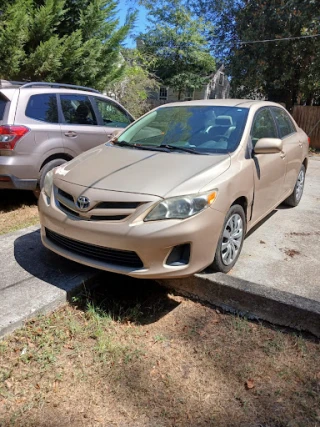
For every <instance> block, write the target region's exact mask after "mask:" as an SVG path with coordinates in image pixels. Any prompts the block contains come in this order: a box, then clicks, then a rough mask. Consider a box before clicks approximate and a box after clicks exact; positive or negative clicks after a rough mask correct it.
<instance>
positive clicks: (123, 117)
mask: <svg viewBox="0 0 320 427" xmlns="http://www.w3.org/2000/svg"><path fill="white" fill-rule="evenodd" d="M93 102H94V104H95V110H96V111H97V115H98V117H99V120H100V121H101V123H102V125H103V126H104V127H105V131H106V134H107V137H108V139H110V138H111V137H112V135H113V132H115V131H117V130H121V129H124V128H126V127H127V126H128V125H129V124H130V123H132V122H133V121H134V119H133V117H132V116H131V115H130V114H129V113H128V112H127V111H125V109H123V108H121V106H120V105H118V104H116V103H115V102H113V101H112V100H110V99H105V98H100V97H98V96H94V97H93Z"/></svg>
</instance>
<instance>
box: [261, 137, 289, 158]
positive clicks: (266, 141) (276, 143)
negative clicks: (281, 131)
mask: <svg viewBox="0 0 320 427" xmlns="http://www.w3.org/2000/svg"><path fill="white" fill-rule="evenodd" d="M282 149H283V142H282V140H281V139H279V138H261V139H259V140H258V142H257V143H256V145H255V147H254V152H255V154H271V153H280V152H281V151H282Z"/></svg>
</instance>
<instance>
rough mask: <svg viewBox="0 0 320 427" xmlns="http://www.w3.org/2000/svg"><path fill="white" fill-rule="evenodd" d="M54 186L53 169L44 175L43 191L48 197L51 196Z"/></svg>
mask: <svg viewBox="0 0 320 427" xmlns="http://www.w3.org/2000/svg"><path fill="white" fill-rule="evenodd" d="M52 186H53V170H51V171H49V172H47V174H46V176H45V177H44V184H43V191H44V193H45V195H46V196H47V197H49V199H50V197H51V192H52Z"/></svg>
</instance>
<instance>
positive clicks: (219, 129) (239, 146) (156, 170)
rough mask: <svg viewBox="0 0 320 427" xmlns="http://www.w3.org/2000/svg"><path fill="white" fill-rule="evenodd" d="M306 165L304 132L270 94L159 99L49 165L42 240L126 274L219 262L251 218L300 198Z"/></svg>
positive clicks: (224, 262) (152, 274)
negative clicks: (99, 139)
mask: <svg viewBox="0 0 320 427" xmlns="http://www.w3.org/2000/svg"><path fill="white" fill-rule="evenodd" d="M307 165H308V137H307V135H306V134H305V133H304V132H303V131H302V130H301V129H300V128H299V127H298V126H297V124H296V123H295V122H294V120H293V118H292V117H291V116H290V115H289V114H288V113H287V111H286V110H285V109H284V108H282V107H281V106H280V105H278V104H275V103H272V102H266V101H252V100H235V99H228V100H201V101H191V102H180V103H173V104H167V105H163V106H161V107H159V108H157V109H155V110H153V111H151V112H149V113H147V114H146V115H144V116H143V117H141V118H140V119H139V120H137V121H135V122H134V123H133V124H132V125H130V126H129V127H128V128H126V129H125V130H124V131H122V133H121V134H120V135H119V134H118V135H117V136H115V137H114V138H113V139H112V140H111V141H109V142H107V143H105V144H104V145H101V146H99V147H97V148H94V149H92V150H90V151H87V152H85V153H84V154H81V155H80V156H78V157H77V158H75V159H74V160H72V161H70V162H68V163H65V164H63V165H62V166H60V167H58V168H56V169H54V170H53V171H51V172H49V173H48V174H47V175H46V177H45V184H44V188H43V190H42V193H41V196H40V199H39V211H40V220H41V237H42V242H43V244H44V245H45V246H46V247H47V248H49V249H51V250H52V251H54V252H56V253H57V254H59V255H62V256H64V257H66V258H69V259H71V260H73V261H77V262H80V263H82V264H86V265H89V266H92V267H96V268H100V269H102V270H107V271H113V272H116V273H122V274H127V275H129V276H133V277H141V278H167V277H183V276H187V275H191V274H193V273H195V272H198V271H201V270H202V269H204V268H205V267H207V266H210V265H211V266H212V267H213V268H214V269H215V270H217V271H221V272H225V273H226V272H228V271H229V270H230V269H231V268H232V267H233V265H234V264H235V263H236V261H237V259H238V257H239V254H240V251H241V248H242V245H243V241H244V238H245V235H246V233H247V232H248V231H249V230H250V229H251V228H252V227H253V226H254V225H255V224H257V223H258V222H259V221H261V219H262V218H263V217H265V216H266V215H267V214H268V213H269V212H271V211H272V210H273V209H274V208H275V207H277V206H278V205H279V204H280V203H281V202H283V201H285V202H286V203H287V204H288V205H290V206H296V205H297V204H298V203H299V202H300V200H301V196H302V193H303V186H304V180H305V172H306V169H307ZM274 238H275V239H276V238H277V236H274Z"/></svg>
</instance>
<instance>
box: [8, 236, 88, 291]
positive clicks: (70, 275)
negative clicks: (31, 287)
mask: <svg viewBox="0 0 320 427" xmlns="http://www.w3.org/2000/svg"><path fill="white" fill-rule="evenodd" d="M14 257H15V260H16V262H17V263H18V264H19V265H20V266H21V267H22V268H23V269H24V270H26V271H27V272H28V273H29V274H31V275H32V276H34V277H36V278H38V279H40V280H42V281H44V282H46V283H49V284H50V285H53V286H56V287H57V288H59V289H63V290H65V291H67V292H69V291H72V288H71V287H70V281H71V280H72V279H74V278H76V277H78V276H82V275H83V277H84V278H86V277H88V276H89V275H90V273H92V274H93V273H94V272H95V271H96V270H94V269H92V268H90V267H86V266H84V265H81V264H78V263H75V262H73V261H70V260H68V259H66V258H63V257H60V256H59V255H56V254H55V253H53V252H51V251H49V250H48V249H46V248H45V247H44V246H43V245H42V243H41V238H40V230H36V231H33V232H31V233H28V234H24V235H22V236H21V237H18V238H17V239H16V240H15V241H14Z"/></svg>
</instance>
